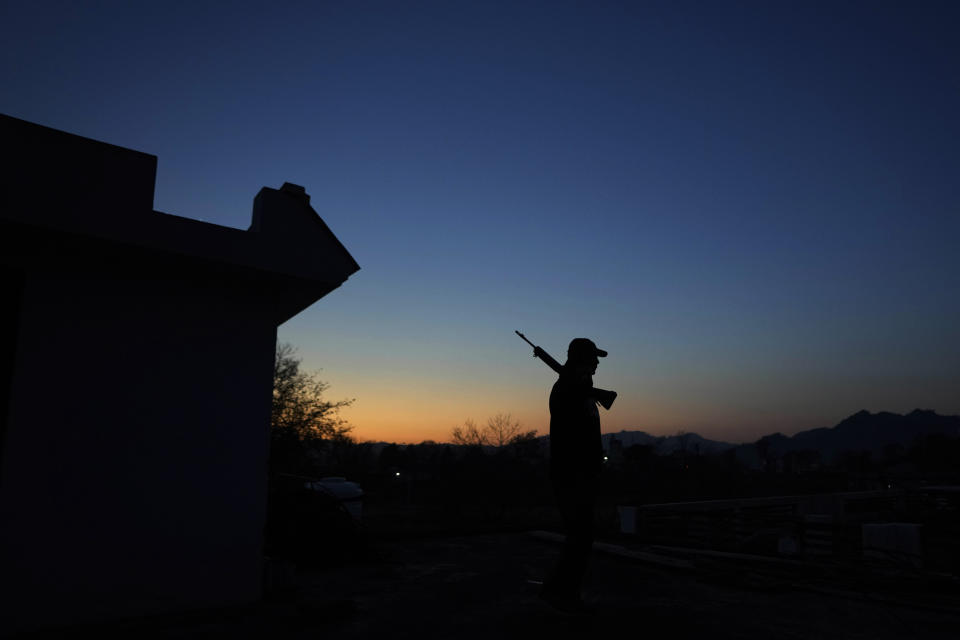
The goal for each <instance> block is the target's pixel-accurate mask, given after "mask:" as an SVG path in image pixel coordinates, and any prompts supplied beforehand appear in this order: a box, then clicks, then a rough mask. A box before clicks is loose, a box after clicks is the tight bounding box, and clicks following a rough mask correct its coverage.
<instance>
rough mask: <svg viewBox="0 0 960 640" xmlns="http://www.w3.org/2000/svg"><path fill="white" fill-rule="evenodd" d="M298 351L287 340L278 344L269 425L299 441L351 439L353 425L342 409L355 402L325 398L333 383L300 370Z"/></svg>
mask: <svg viewBox="0 0 960 640" xmlns="http://www.w3.org/2000/svg"><path fill="white" fill-rule="evenodd" d="M295 352H296V350H295V349H294V348H293V346H291V345H289V344H287V343H280V344H278V345H277V355H276V359H275V360H274V363H273V406H272V408H271V412H270V427H271V428H272V429H273V430H274V432H275V433H278V432H282V433H283V434H284V435H287V436H295V437H296V438H297V439H299V440H335V439H341V440H343V439H349V435H348V434H349V432H350V430H351V429H352V428H353V427H351V426H350V425H349V424H347V422H346V420H344V419H343V418H341V417H340V409H342V408H344V407H348V406H350V405H351V404H353V400H352V399H351V400H338V401H336V402H331V401H329V400H327V399H326V398H324V397H323V394H324V392H325V391H326V390H327V389H328V388H329V387H330V385H329V384H327V383H326V382H323V381H322V380H318V379H317V377H316V374H314V373H307V372H304V371H301V370H300V359H299V358H297V357H295V356H294V354H295Z"/></svg>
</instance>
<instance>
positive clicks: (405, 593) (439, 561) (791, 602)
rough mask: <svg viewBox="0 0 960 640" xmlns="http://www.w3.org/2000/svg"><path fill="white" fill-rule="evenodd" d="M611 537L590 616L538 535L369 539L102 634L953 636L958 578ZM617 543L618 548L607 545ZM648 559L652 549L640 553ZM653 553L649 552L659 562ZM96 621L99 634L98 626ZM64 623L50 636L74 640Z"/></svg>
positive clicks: (592, 576)
mask: <svg viewBox="0 0 960 640" xmlns="http://www.w3.org/2000/svg"><path fill="white" fill-rule="evenodd" d="M619 549H620V550H622V551H623V552H624V553H618V552H617V548H616V547H610V546H608V547H607V550H606V551H604V552H597V553H595V554H594V556H593V558H592V561H591V563H592V564H591V569H590V573H589V575H588V588H587V596H588V599H590V600H591V601H593V602H594V603H595V605H596V607H597V610H598V612H597V615H596V616H595V617H593V618H571V617H568V616H564V615H562V614H559V613H557V612H555V611H553V610H552V609H550V608H549V607H548V606H546V605H545V604H543V603H542V602H541V601H540V600H539V599H538V597H537V591H538V586H537V585H536V584H535V583H534V582H532V581H536V580H539V579H541V578H542V577H543V575H544V573H545V572H546V571H547V570H548V568H549V567H550V566H551V563H552V562H553V559H554V558H555V556H556V554H557V552H558V550H559V547H558V545H556V544H555V543H554V542H551V541H550V540H548V539H544V538H543V537H537V536H535V535H531V534H529V533H509V534H490V535H478V536H461V537H444V538H419V539H414V540H394V541H389V542H386V541H383V542H376V543H373V544H372V556H373V559H371V560H369V561H366V562H363V563H358V564H353V565H350V566H344V567H339V568H333V569H325V570H313V571H306V572H304V571H301V572H300V573H299V574H298V579H297V587H296V588H295V589H294V590H292V591H291V592H289V593H287V594H286V595H285V596H283V597H278V598H274V599H272V600H271V601H267V602H263V603H261V604H258V605H256V606H254V607H249V608H245V609H241V610H232V611H228V612H206V613H198V614H192V615H184V616H180V617H173V618H170V617H168V618H163V619H156V620H147V621H145V620H140V621H136V622H132V623H126V624H122V625H118V626H115V627H111V628H107V629H102V630H101V631H102V633H101V634H100V635H101V637H103V636H106V637H134V636H132V635H131V633H133V634H135V637H141V638H207V637H232V638H260V637H270V638H316V637H324V638H346V639H352V638H357V639H359V638H389V639H394V638H458V639H471V638H477V639H479V638H496V637H507V638H531V637H578V636H586V635H589V637H597V638H602V637H614V634H616V636H620V635H621V634H622V633H624V632H626V633H628V634H630V636H636V637H643V636H646V637H664V638H665V637H671V638H677V637H680V638H684V637H709V638H770V637H777V638H787V639H789V638H841V637H842V638H852V639H857V638H863V639H868V638H869V639H876V638H891V639H892V638H898V639H903V638H924V639H934V640H936V639H938V638H955V637H956V636H955V633H956V629H957V626H958V624H960V593H958V592H957V589H956V585H949V584H948V585H939V586H932V585H930V584H929V583H928V582H924V583H921V582H918V581H917V580H916V579H914V578H909V577H907V578H904V577H903V576H899V577H898V576H893V575H887V576H883V575H879V574H876V573H870V574H867V573H863V572H859V573H857V572H849V571H846V572H845V571H844V570H841V569H839V568H837V567H834V568H830V567H822V566H821V567H820V568H819V569H817V570H815V571H811V570H809V569H806V568H803V567H800V566H798V565H794V564H789V563H776V562H770V563H763V562H758V563H751V562H749V561H745V560H743V559H734V558H720V557H687V558H685V559H683V561H682V562H681V564H682V563H687V564H690V565H692V566H690V567H688V568H669V567H668V566H666V564H667V563H664V564H662V565H661V564H657V563H656V556H650V557H647V558H646V560H637V559H636V558H630V557H627V556H629V555H630V553H631V550H630V549H628V548H625V547H622V546H621V547H619ZM611 551H612V552H611ZM641 557H643V556H642V554H641ZM651 560H652V561H651ZM88 631H89V630H88ZM70 635H72V634H68V633H60V634H57V635H54V636H50V635H46V636H44V637H67V636H70Z"/></svg>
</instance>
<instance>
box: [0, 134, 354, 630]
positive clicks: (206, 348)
mask: <svg viewBox="0 0 960 640" xmlns="http://www.w3.org/2000/svg"><path fill="white" fill-rule="evenodd" d="M0 140H2V141H3V145H2V151H0V155H2V167H0V169H2V171H0V180H2V187H0V247H2V252H0V255H2V257H0V282H2V291H3V303H4V304H3V312H2V316H0V323H2V332H0V352H2V356H3V357H2V359H0V603H2V604H0V635H2V634H4V633H9V632H15V631H20V630H30V629H36V628H41V627H44V626H50V625H65V624H74V623H82V622H86V621H94V620H104V619H110V618H117V617H127V616H138V615H144V614H154V613H162V612H167V611H175V610H184V609H194V608H204V607H212V606H224V605H232V604H239V603H246V602H251V601H254V600H256V599H257V598H258V597H259V596H260V589H261V575H262V561H263V558H262V549H263V540H262V537H263V527H264V520H265V514H266V495H267V458H268V446H269V445H268V443H269V433H268V429H269V420H270V402H271V388H272V371H273V358H274V349H275V344H276V335H277V326H278V325H279V324H281V323H282V322H284V321H285V320H287V319H288V318H290V317H291V316H293V315H295V314H296V313H298V312H300V311H301V310H303V309H304V308H306V307H307V306H309V305H310V304H312V303H313V302H314V301H316V300H317V299H319V298H321V297H323V296H324V295H326V294H327V293H329V292H330V291H331V290H333V289H335V288H336V287H338V286H340V285H341V284H342V283H343V282H344V281H346V279H347V278H348V277H349V276H350V275H351V274H353V273H354V272H356V271H357V270H358V269H359V267H358V266H357V263H356V262H355V261H354V260H353V258H352V257H351V256H350V254H349V253H348V252H347V250H346V249H345V248H344V247H343V245H342V244H340V242H339V241H338V240H337V238H336V237H335V236H334V235H333V233H332V232H331V231H330V230H329V229H328V228H327V226H326V225H325V224H324V222H323V221H322V220H321V219H320V217H319V216H318V215H317V214H316V212H314V210H313V209H312V208H311V206H310V204H309V196H308V195H307V194H306V193H305V192H304V190H303V188H302V187H298V186H295V185H290V184H284V185H283V186H282V187H281V188H280V189H269V188H264V189H262V190H261V191H260V193H259V194H258V195H257V197H256V198H255V200H254V203H253V220H252V224H251V225H250V228H249V229H248V230H246V231H241V230H236V229H230V228H226V227H220V226H216V225H212V224H207V223H203V222H199V221H196V220H189V219H186V218H181V217H177V216H173V215H168V214H164V213H160V212H157V211H154V210H153V190H154V178H155V171H156V162H157V159H156V157H154V156H150V155H147V154H144V153H140V152H137V151H131V150H129V149H123V148H120V147H116V146H113V145H109V144H104V143H101V142H96V141H94V140H89V139H86V138H81V137H78V136H74V135H71V134H68V133H64V132H61V131H56V130H53V129H48V128H46V127H41V126H38V125H35V124H31V123H28V122H24V121H22V120H18V119H15V118H10V117H7V116H0Z"/></svg>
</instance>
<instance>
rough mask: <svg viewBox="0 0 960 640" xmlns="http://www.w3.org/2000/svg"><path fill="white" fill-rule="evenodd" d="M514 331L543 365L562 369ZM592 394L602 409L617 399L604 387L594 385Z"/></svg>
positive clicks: (614, 394) (608, 406) (615, 393)
mask: <svg viewBox="0 0 960 640" xmlns="http://www.w3.org/2000/svg"><path fill="white" fill-rule="evenodd" d="M514 333H516V334H517V335H518V336H520V337H521V338H523V341H524V342H526V343H527V344H528V345H530V346H531V347H533V357H534V358H540V360H542V361H543V363H544V364H545V365H547V366H548V367H550V368H551V369H553V370H554V371H556V372H557V373H558V374H559V373H560V372H562V371H563V366H562V365H561V364H560V363H559V362H557V361H556V360H554V359H553V357H552V356H551V355H550V354H549V353H547V352H546V351H544V350H543V349H541V348H540V347H538V346H537V345H535V344H533V343H532V342H530V341H529V340H527V336H525V335H523V334H522V333H520V332H519V331H516V330H515V331H514ZM593 396H594V398H595V399H596V401H597V402H599V403H600V406H602V407H603V408H604V409H606V410H607V411H609V410H610V407H612V406H613V401H614V400H616V399H617V392H616V391H607V390H606V389H597V388H596V387H594V388H593Z"/></svg>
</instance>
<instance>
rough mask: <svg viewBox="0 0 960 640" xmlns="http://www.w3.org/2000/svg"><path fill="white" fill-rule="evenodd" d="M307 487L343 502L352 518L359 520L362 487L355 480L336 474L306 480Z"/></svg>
mask: <svg viewBox="0 0 960 640" xmlns="http://www.w3.org/2000/svg"><path fill="white" fill-rule="evenodd" d="M307 487H308V488H310V489H313V490H315V491H323V492H324V493H327V494H329V495H332V496H333V497H334V498H336V499H338V500H339V501H340V502H342V503H343V506H344V507H346V508H347V511H349V512H350V515H351V516H353V519H354V520H357V521H359V520H360V516H361V513H362V512H363V489H361V488H360V485H359V484H357V483H356V482H350V481H349V480H347V479H346V478H341V477H338V476H333V477H328V478H320V479H319V480H314V481H313V482H308V483H307Z"/></svg>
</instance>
